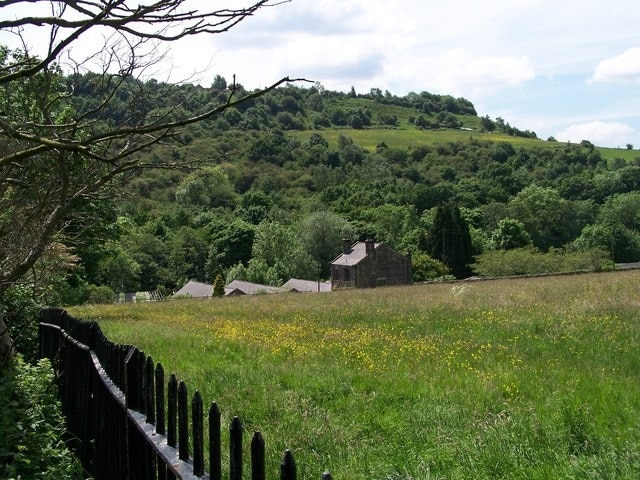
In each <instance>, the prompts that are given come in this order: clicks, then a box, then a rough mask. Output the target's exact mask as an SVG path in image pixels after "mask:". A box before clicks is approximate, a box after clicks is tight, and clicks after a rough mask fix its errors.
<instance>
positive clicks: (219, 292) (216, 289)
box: [213, 274, 224, 297]
mask: <svg viewBox="0 0 640 480" xmlns="http://www.w3.org/2000/svg"><path fill="white" fill-rule="evenodd" d="M213 296H214V297H224V278H222V275H220V274H218V275H216V278H215V280H214V281H213Z"/></svg>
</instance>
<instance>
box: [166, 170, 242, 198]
mask: <svg viewBox="0 0 640 480" xmlns="http://www.w3.org/2000/svg"><path fill="white" fill-rule="evenodd" d="M236 197H237V194H236V192H235V190H234V188H233V184H232V183H231V181H230V180H229V177H228V176H227V174H226V173H225V172H224V170H222V168H220V167H219V166H213V167H204V168H203V169H201V170H197V171H195V172H193V173H190V174H189V175H187V176H186V177H185V179H184V180H183V181H182V182H180V185H179V186H178V188H177V189H176V201H177V202H178V203H179V204H181V205H192V206H197V207H205V208H215V207H230V208H232V207H233V206H234V205H235V203H236Z"/></svg>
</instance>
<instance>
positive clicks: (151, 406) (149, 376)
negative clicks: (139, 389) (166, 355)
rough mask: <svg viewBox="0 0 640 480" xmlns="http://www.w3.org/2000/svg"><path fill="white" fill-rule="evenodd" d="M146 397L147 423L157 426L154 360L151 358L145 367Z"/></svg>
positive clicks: (148, 358)
mask: <svg viewBox="0 0 640 480" xmlns="http://www.w3.org/2000/svg"><path fill="white" fill-rule="evenodd" d="M144 379H145V381H144V396H145V400H146V402H147V408H146V410H147V412H146V413H147V423H151V424H152V425H155V423H156V413H155V395H154V390H155V388H154V385H153V384H154V369H153V359H152V358H151V357H150V356H149V357H147V361H146V363H145V365H144Z"/></svg>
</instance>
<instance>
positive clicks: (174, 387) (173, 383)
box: [167, 373, 178, 448]
mask: <svg viewBox="0 0 640 480" xmlns="http://www.w3.org/2000/svg"><path fill="white" fill-rule="evenodd" d="M177 418H178V379H177V378H176V376H175V375H174V374H173V373H172V374H171V378H169V404H168V405H167V426H168V428H169V431H168V432H167V444H168V445H169V446H170V447H173V448H175V447H176V445H177V444H178V440H177V438H178V436H177V432H178V430H177V425H178V423H177Z"/></svg>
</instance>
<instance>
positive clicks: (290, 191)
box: [65, 75, 640, 302]
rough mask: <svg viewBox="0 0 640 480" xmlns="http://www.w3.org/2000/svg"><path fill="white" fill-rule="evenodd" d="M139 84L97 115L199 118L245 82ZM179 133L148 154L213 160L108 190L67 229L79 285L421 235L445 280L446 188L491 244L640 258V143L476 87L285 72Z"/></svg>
mask: <svg viewBox="0 0 640 480" xmlns="http://www.w3.org/2000/svg"><path fill="white" fill-rule="evenodd" d="M100 78H101V77H97V76H96V77H95V79H100ZM67 83H68V86H69V88H72V89H73V92H74V96H73V103H74V105H75V108H76V109H77V110H78V111H80V112H91V111H92V109H93V108H95V102H98V101H99V100H98V99H99V90H97V89H98V87H99V85H98V83H97V81H96V82H94V77H93V76H92V75H84V76H78V77H69V78H67ZM136 88H138V87H137V81H135V80H131V81H130V84H129V85H128V86H127V88H123V89H122V90H120V92H121V94H122V102H120V103H116V104H114V105H112V107H111V109H110V110H109V111H108V112H104V111H102V112H101V113H102V116H101V117H100V118H96V121H97V122H105V123H110V122H112V123H113V124H114V125H121V124H123V123H126V122H127V119H128V118H133V117H134V116H135V115H148V116H157V117H161V116H162V115H163V114H164V113H163V112H164V110H165V109H172V112H171V113H172V115H175V114H176V107H175V105H176V104H178V105H180V108H182V109H184V112H183V115H184V116H185V117H187V116H189V115H191V114H193V112H197V111H198V110H200V109H202V107H203V106H204V105H208V104H210V105H209V106H213V105H215V104H216V103H220V104H222V103H224V102H227V101H228V99H229V98H235V97H236V96H237V97H241V96H243V95H245V94H246V93H247V92H246V89H245V88H244V87H242V86H241V85H229V84H228V83H227V81H226V80H225V79H224V78H222V77H220V76H218V77H216V79H215V81H214V83H213V85H212V86H211V87H210V88H203V87H198V86H193V85H166V84H162V83H158V82H155V81H150V82H148V83H147V84H146V85H145V91H147V92H152V94H151V95H149V96H147V97H144V102H143V101H142V99H140V101H139V102H137V103H136V104H135V108H136V109H135V111H131V108H132V104H131V102H130V101H128V99H127V96H126V95H127V92H134V91H135V90H136ZM177 113H178V114H180V112H179V111H178V112H177ZM178 116H179V115H178ZM176 140H177V141H176V142H174V143H167V144H163V145H155V146H153V147H151V148H150V149H149V150H148V151H143V152H141V153H140V154H139V155H142V156H143V157H144V160H145V162H158V163H163V164H164V163H167V160H172V161H174V162H178V163H179V162H185V163H187V162H188V163H189V164H190V165H194V164H196V165H197V166H198V167H199V168H198V169H193V170H191V171H190V172H189V171H187V172H181V171H177V170H164V169H163V170H150V171H149V170H145V171H141V172H140V173H138V174H135V175H131V176H130V177H128V179H127V181H126V182H125V183H123V184H122V192H121V196H119V197H118V198H112V199H109V200H105V201H104V202H103V203H102V204H101V205H100V206H99V208H100V209H102V210H103V212H104V215H103V218H104V219H105V220H107V223H106V224H105V225H97V226H96V227H95V228H94V233H95V235H94V236H93V237H91V235H90V234H91V231H89V232H87V234H88V235H89V236H88V237H87V234H85V236H84V237H83V241H82V242H77V244H75V245H69V243H70V242H67V245H68V246H73V247H74V252H75V253H76V254H77V255H79V257H80V262H79V268H76V269H75V270H73V271H72V272H71V275H70V276H69V277H68V279H67V282H66V284H67V285H68V288H67V292H66V293H65V295H66V296H67V297H68V298H66V300H67V301H71V302H74V301H82V300H85V299H87V298H88V295H89V294H90V293H91V292H93V293H95V292H96V290H99V289H97V288H96V287H97V286H108V287H109V288H110V289H111V290H113V291H114V292H116V293H117V292H124V291H136V290H161V291H165V292H170V291H172V290H173V289H175V288H176V287H180V286H181V285H182V284H183V283H184V282H185V281H186V280H189V279H196V280H199V281H203V282H209V283H211V282H213V279H214V278H215V277H216V276H217V275H218V274H222V275H223V276H225V278H226V279H227V281H229V280H231V279H233V278H241V279H245V280H250V281H255V282H259V283H270V284H280V283H282V282H284V281H286V280H287V279H288V278H290V277H299V278H309V279H316V278H318V276H320V277H321V278H327V277H328V274H329V262H330V261H331V260H332V259H333V258H334V257H335V256H336V255H337V254H338V253H339V252H340V244H341V239H342V238H343V237H350V238H353V239H354V240H355V239H361V240H363V239H365V238H375V239H376V240H377V241H383V242H385V243H387V244H389V245H390V246H392V247H393V248H396V249H398V250H399V251H410V252H412V254H413V259H414V273H415V280H425V279H429V278H435V277H438V276H442V275H443V274H445V275H446V274H447V273H449V272H451V271H452V269H451V267H452V265H443V263H442V261H443V260H444V263H445V264H446V263H448V260H447V259H446V258H444V257H441V256H440V255H439V252H441V251H442V250H443V245H442V244H441V243H439V242H442V241H444V242H449V243H452V244H455V243H457V241H458V238H457V237H456V236H449V237H448V238H447V237H446V236H445V235H440V234H438V233H437V232H434V231H433V229H434V228H436V229H437V228H444V229H445V230H446V228H448V227H447V226H446V225H445V226H440V227H438V226H437V225H435V226H434V223H435V222H434V218H435V214H436V210H437V208H438V207H439V206H442V205H445V204H449V205H453V206H455V208H456V209H457V210H458V211H459V212H460V214H461V216H462V218H463V219H464V221H465V223H466V227H467V228H468V231H469V235H470V238H471V245H472V249H473V251H472V252H471V254H472V255H475V256H476V259H478V258H479V257H477V255H480V254H482V253H483V252H484V253H485V254H487V253H490V252H505V251H507V250H512V249H520V248H521V247H525V248H529V249H530V248H533V249H535V250H533V251H531V250H529V251H530V252H531V253H536V254H537V253H544V252H548V251H549V249H563V250H562V251H563V252H573V253H576V252H583V251H592V249H593V248H598V249H599V250H598V255H600V256H604V257H606V256H609V257H611V256H612V258H613V259H614V260H615V261H618V262H621V261H633V260H638V259H639V258H640V236H639V235H638V228H639V227H640V214H639V213H637V212H640V193H639V192H638V189H639V187H640V155H639V154H638V153H637V152H635V151H633V150H631V149H628V150H610V149H609V150H606V149H600V148H598V147H596V146H595V145H593V144H592V143H591V142H589V141H588V140H585V141H583V142H582V143H581V144H564V143H559V142H556V141H554V140H553V139H548V140H546V141H545V140H540V139H537V138H536V135H535V133H534V132H529V131H521V130H519V129H517V128H516V127H513V126H511V125H510V124H509V123H508V122H507V121H505V120H504V119H501V118H497V119H490V118H489V117H487V116H485V117H480V116H478V115H477V112H476V110H475V108H474V106H473V104H472V103H471V102H470V101H468V100H466V99H463V98H458V99H456V98H453V97H451V96H440V95H433V94H430V93H427V92H422V93H419V94H417V93H411V94H409V95H407V96H405V97H397V96H394V95H392V94H391V93H389V92H384V93H383V92H381V91H380V90H378V89H372V90H371V91H370V92H368V93H366V94H359V93H356V92H355V91H354V90H353V89H352V91H351V92H350V93H348V94H347V93H341V92H331V91H327V90H324V89H323V88H322V86H321V85H319V84H316V85H313V86H311V87H309V86H307V85H297V84H288V85H286V86H283V87H281V88H278V89H276V90H274V91H272V92H270V93H267V94H266V95H263V96H261V97H259V98H255V99H252V100H250V101H248V102H245V103H243V104H242V105H241V106H239V107H238V108H231V109H227V110H226V111H225V112H224V114H222V115H220V116H219V117H215V118H211V119H208V120H205V121H203V122H201V123H198V124H195V125H191V126H188V127H185V128H184V129H183V130H182V131H181V132H180V134H179V135H178V137H177V139H176ZM96 229H97V230H96ZM430 229H431V230H432V231H431V232H430ZM460 235H462V234H460ZM464 235H466V233H465V234H464ZM439 238H441V239H443V240H438V239H439ZM434 239H435V240H434ZM451 248H453V245H452V246H451ZM518 251H520V250H518ZM554 252H555V253H558V252H557V251H554ZM486 264H487V263H486V262H485V266H486ZM481 265H482V262H478V264H477V265H476V267H477V268H479V267H481ZM477 268H476V273H477ZM466 271H467V272H471V271H473V266H469V268H468V269H467V270H466ZM480 273H482V272H480Z"/></svg>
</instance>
